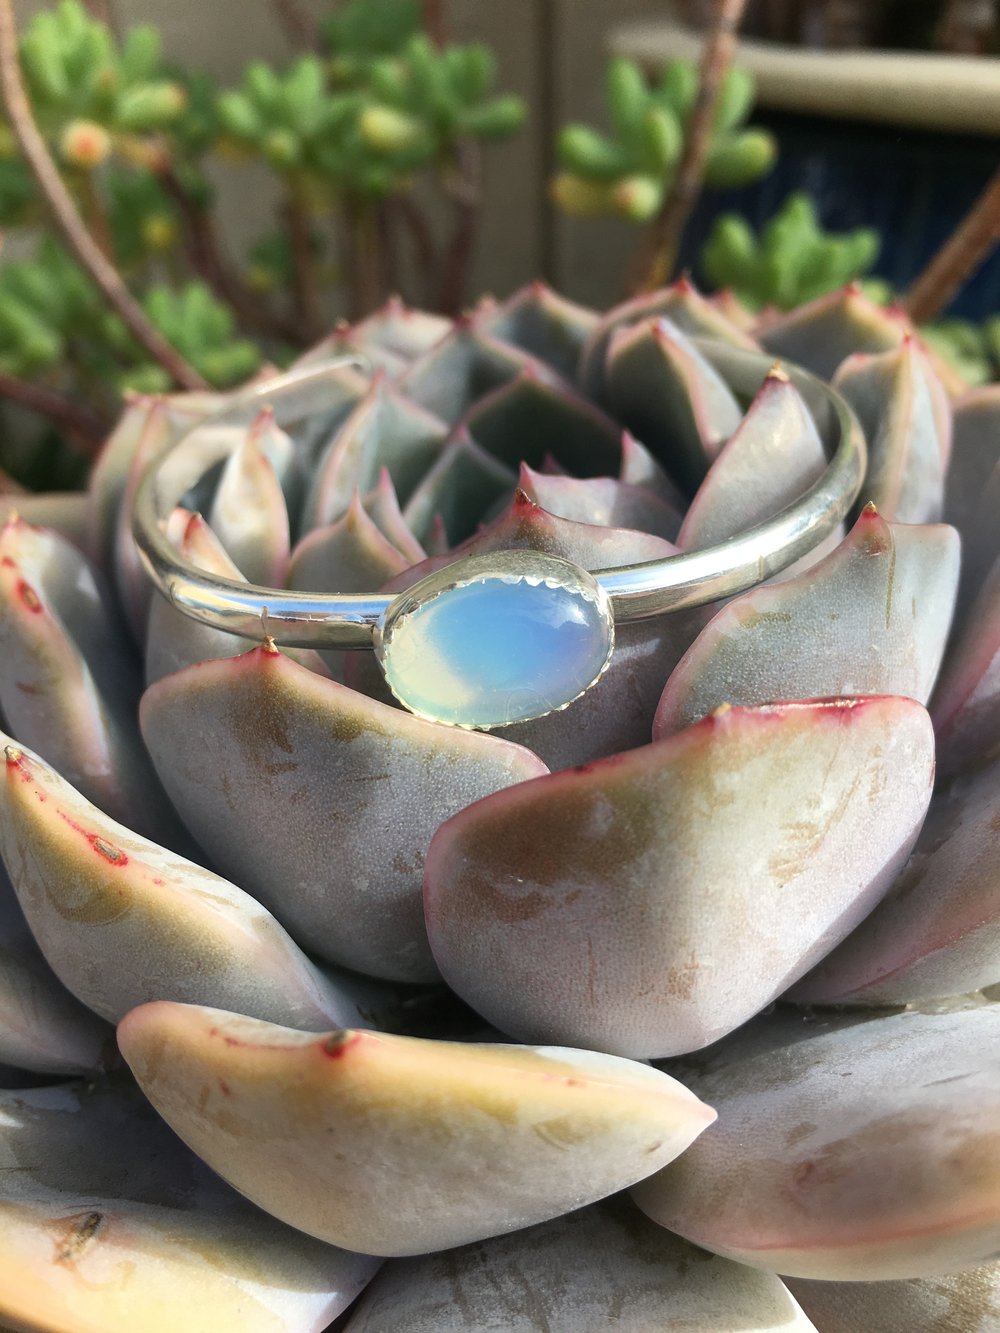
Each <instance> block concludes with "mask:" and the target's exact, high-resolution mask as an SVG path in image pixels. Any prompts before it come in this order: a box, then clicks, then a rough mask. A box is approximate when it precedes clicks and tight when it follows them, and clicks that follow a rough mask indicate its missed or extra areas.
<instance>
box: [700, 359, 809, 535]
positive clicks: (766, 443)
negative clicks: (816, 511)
mask: <svg viewBox="0 0 1000 1333" xmlns="http://www.w3.org/2000/svg"><path fill="white" fill-rule="evenodd" d="M825 469H826V455H825V453H824V452H823V443H822V441H821V440H820V438H819V434H818V433H817V431H816V426H815V424H814V422H813V419H812V417H811V416H810V415H809V409H808V408H807V407H806V405H805V403H804V402H803V401H802V397H801V395H800V394H799V392H798V390H797V389H796V388H795V386H794V385H793V384H792V383H791V381H790V380H789V379H788V377H787V375H785V373H784V372H783V371H781V370H780V369H778V368H775V369H773V370H772V371H771V373H770V374H769V375H768V376H767V378H766V379H765V380H764V383H763V384H762V385H761V386H760V388H759V389H758V391H757V394H756V396H755V397H754V400H753V402H752V403H751V404H750V406H749V408H748V409H747V413H746V416H745V417H744V418H743V420H742V422H741V423H740V425H739V426H738V427H737V429H736V431H735V432H734V434H733V435H732V436H731V438H730V439H729V440H728V441H727V443H726V444H724V445H723V447H722V449H721V450H720V452H719V456H718V457H717V458H716V460H715V462H714V463H713V464H712V466H711V467H710V468H709V470H708V475H707V476H706V477H705V480H704V481H703V482H702V484H701V486H700V487H699V489H698V493H697V495H696V496H695V497H694V499H693V500H692V501H691V504H690V507H689V508H688V511H687V513H686V514H685V516H684V524H683V526H682V527H681V529H680V535H679V536H678V537H677V545H678V546H679V547H680V548H681V550H682V551H697V550H700V549H701V548H702V547H705V546H714V545H716V544H718V543H719V542H724V541H726V540H727V539H728V538H729V537H735V536H737V535H738V534H739V533H741V532H744V531H745V530H746V529H747V528H749V527H752V526H753V525H754V524H755V523H760V522H763V520H764V519H766V518H770V517H771V515H772V514H777V513H778V512H779V511H780V510H782V509H784V508H785V506H786V505H789V504H791V503H792V501H793V500H797V499H798V497H799V496H800V495H802V494H803V492H804V491H806V490H808V488H809V487H810V486H811V485H812V484H813V482H815V481H818V480H819V478H820V477H821V476H822V475H823V472H824V471H825Z"/></svg>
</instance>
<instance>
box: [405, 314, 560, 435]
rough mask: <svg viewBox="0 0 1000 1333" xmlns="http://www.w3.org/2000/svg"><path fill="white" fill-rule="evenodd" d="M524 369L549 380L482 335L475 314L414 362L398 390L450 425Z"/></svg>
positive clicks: (522, 356)
mask: <svg viewBox="0 0 1000 1333" xmlns="http://www.w3.org/2000/svg"><path fill="white" fill-rule="evenodd" d="M527 366H534V367H535V369H536V373H537V374H539V375H540V376H541V378H543V379H547V378H549V376H550V372H549V371H548V370H547V369H546V368H545V367H544V366H543V365H542V363H541V362H540V361H535V360H534V359H533V358H532V357H530V356H529V355H528V354H527V352H522V351H520V350H519V349H518V348H516V347H513V346H511V345H510V344H509V343H504V342H501V341H500V340H499V339H497V338H492V337H489V336H488V335H486V334H484V333H482V332H481V330H480V329H479V327H478V323H477V319H476V316H474V315H472V316H466V317H465V318H463V319H460V320H458V321H457V322H456V323H455V325H454V328H453V330H452V332H451V333H449V334H448V335H447V336H446V337H444V338H442V339H441V341H440V342H438V343H436V344H435V345H434V346H433V347H432V348H431V349H430V350H429V351H428V352H425V353H424V355H423V356H421V357H418V358H417V360H416V361H414V362H413V364H412V365H411V366H410V368H409V370H408V371H407V372H406V374H405V375H403V376H402V378H401V379H400V381H399V388H400V390H401V391H402V392H403V393H404V394H405V395H406V397H407V398H409V399H411V400H412V401H413V402H415V403H417V404H418V405H419V406H420V407H423V408H426V409H427V411H429V412H432V413H433V414H434V415H435V416H437V417H440V418H441V420H443V421H446V422H447V423H448V424H449V425H454V424H455V423H456V422H457V421H459V420H460V419H461V418H462V417H463V416H465V414H466V412H468V410H469V408H470V407H472V405H473V404H474V403H475V402H476V401H477V399H479V398H482V396H483V395H484V394H487V393H489V392H490V391H491V390H492V389H496V388H499V386H500V385H501V384H506V383H507V381H508V380H510V379H513V378H514V376H515V375H517V374H519V372H520V371H522V370H524V369H525V368H526V367H527Z"/></svg>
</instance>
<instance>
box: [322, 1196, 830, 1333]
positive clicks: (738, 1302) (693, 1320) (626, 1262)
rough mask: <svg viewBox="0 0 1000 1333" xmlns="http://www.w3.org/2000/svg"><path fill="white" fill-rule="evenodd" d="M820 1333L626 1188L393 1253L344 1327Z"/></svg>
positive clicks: (432, 1331) (353, 1330)
mask: <svg viewBox="0 0 1000 1333" xmlns="http://www.w3.org/2000/svg"><path fill="white" fill-rule="evenodd" d="M604 1328H614V1329H616V1330H617V1333H651V1330H654V1329H655V1330H656V1333H809V1330H812V1331H813V1333H815V1329H814V1326H813V1325H812V1324H811V1323H810V1322H809V1320H808V1319H807V1318H806V1317H805V1315H804V1314H803V1313H802V1311H801V1310H800V1309H799V1308H798V1306H797V1305H796V1303H795V1301H794V1300H793V1298H792V1297H791V1296H790V1295H789V1293H788V1290H787V1289H786V1288H785V1286H784V1285H783V1284H782V1283H781V1282H780V1281H779V1280H778V1278H776V1277H774V1276H773V1275H772V1274H770V1273H762V1272H760V1271H759V1270H754V1269H752V1268H747V1267H746V1265H745V1264H734V1263H730V1262H729V1260H727V1259H720V1258H719V1257H718V1255H712V1254H707V1253H706V1252H705V1251H704V1250H698V1249H696V1248H695V1247H694V1246H693V1245H689V1244H688V1243H687V1242H686V1241H683V1240H681V1239H680V1238H679V1237H677V1236H671V1235H669V1234H668V1233H667V1232H665V1231H664V1230H663V1228H662V1227H658V1226H656V1225H655V1224H654V1223H652V1222H650V1221H649V1220H648V1219H647V1218H645V1217H643V1215H642V1213H640V1212H639V1211H638V1209H636V1208H635V1207H634V1206H633V1205H632V1204H630V1203H629V1202H628V1201H627V1200H625V1199H623V1198H621V1197H618V1198H615V1199H608V1200H606V1201H605V1202H604V1203H599V1204H595V1205H593V1206H592V1207H590V1208H586V1209H583V1210H581V1211H580V1212H576V1213H570V1214H569V1215H568V1216H566V1217H560V1218H557V1219H555V1220H554V1221H552V1222H543V1223H542V1224H541V1225H540V1226H536V1227H531V1228H530V1229H529V1230H527V1231H520V1232H515V1233H514V1235H511V1236H498V1237H495V1238H493V1239H492V1240H486V1241H480V1242H479V1243H478V1244H476V1245H467V1246H464V1247H463V1248H461V1249H459V1250H451V1251H449V1252H448V1253H447V1254H430V1255H421V1256H420V1257H419V1258H414V1259H396V1260H393V1261H391V1262H389V1263H387V1264H386V1265H385V1267H384V1268H383V1269H382V1271H381V1273H380V1274H379V1275H378V1277H377V1279H376V1280H375V1281H374V1282H373V1283H372V1284H371V1285H370V1286H369V1288H368V1289H367V1291H366V1292H365V1293H364V1296H363V1297H362V1298H361V1300H360V1301H359V1302H358V1304H357V1306H356V1307H355V1308H354V1310H352V1311H351V1316H350V1319H349V1320H348V1322H347V1327H346V1330H345V1333H386V1330H388V1329H392V1333H468V1331H469V1330H470V1329H475V1330H476V1333H538V1331H539V1330H540V1329H545V1330H547V1333H590V1330H597V1329H604Z"/></svg>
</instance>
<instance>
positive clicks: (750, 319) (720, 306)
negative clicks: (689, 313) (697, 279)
mask: <svg viewBox="0 0 1000 1333" xmlns="http://www.w3.org/2000/svg"><path fill="white" fill-rule="evenodd" d="M708 303H709V305H710V306H711V307H712V308H713V309H714V310H717V311H718V312H719V314H720V315H725V317H726V319H728V320H729V322H730V324H734V325H735V326H736V327H737V328H738V329H739V330H740V332H741V333H747V334H749V333H752V332H753V330H754V327H755V325H756V324H757V315H756V313H755V312H754V311H753V310H751V309H750V307H749V306H745V305H744V304H743V302H742V301H741V300H740V299H739V297H738V296H737V295H736V293H735V292H733V291H730V290H729V288H728V287H727V288H725V289H723V290H722V291H721V292H714V293H713V294H712V295H711V296H710V297H709V298H708Z"/></svg>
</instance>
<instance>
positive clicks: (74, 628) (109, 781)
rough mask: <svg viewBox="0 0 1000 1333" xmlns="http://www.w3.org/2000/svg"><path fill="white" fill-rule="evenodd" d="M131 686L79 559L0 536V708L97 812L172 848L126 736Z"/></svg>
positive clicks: (22, 537)
mask: <svg viewBox="0 0 1000 1333" xmlns="http://www.w3.org/2000/svg"><path fill="white" fill-rule="evenodd" d="M140 685H141V682H140V679H139V671H138V665H137V663H136V662H135V660H134V658H133V656H132V652H131V646H130V644H129V643H128V641H127V635H126V633H125V631H124V628H123V626H122V625H121V622H120V620H119V618H118V614H117V611H116V609H115V608H114V606H113V604H112V603H111V601H110V599H109V596H108V593H107V591H106V589H105V587H104V584H103V580H102V579H101V578H100V576H99V575H98V574H97V572H96V571H95V570H94V569H93V568H92V567H91V566H90V565H89V564H88V563H87V560H86V558H85V557H84V556H83V555H82V554H81V553H80V552H79V551H78V550H77V549H76V547H75V546H71V545H70V544H69V542H67V541H65V540H64V539H63V538H61V537H59V536H57V535H56V534H55V533H54V532H46V531H43V530H42V529H40V528H32V527H30V526H29V525H28V524H27V523H22V522H21V521H19V520H16V521H14V522H13V523H7V524H6V525H5V526H4V527H3V528H2V529H0V708H2V710H3V714H4V717H5V718H6V720H7V725H8V726H9V727H10V729H11V730H12V731H13V732H14V733H15V734H16V736H17V737H18V739H19V740H20V741H22V742H23V743H24V744H25V745H28V746H30V747H32V748H33V749H36V750H38V751H39V753H40V754H42V755H44V757H45V759H46V760H47V761H48V762H49V763H51V764H53V765H55V767H56V768H58V769H59V771H60V772H62V773H65V774H66V776H67V778H68V779H69V780H70V781H72V782H74V783H76V784H77V785H78V786H79V787H81V788H82V789H83V790H84V792H85V793H86V795H87V797H88V798H89V799H92V800H93V801H94V802H96V803H97V804H98V805H100V807H101V808H102V809H103V810H107V811H108V812H109V813H110V814H111V815H113V816H114V817H116V818H119V819H122V820H126V819H127V820H129V821H130V822H133V823H134V824H135V826H136V827H138V828H141V829H143V831H149V832H151V833H153V834H154V835H155V836H158V837H164V838H166V839H167V840H168V841H170V842H171V843H174V842H176V841H177V839H178V837H179V836H181V831H180V830H179V828H178V827H177V821H176V817H175V816H174V814H173V812H172V811H171V810H170V809H169V806H168V803H167V801H166V799H165V798H164V795H163V792H162V790H161V789H160V786H159V783H158V782H157V780H156V776H155V774H154V773H153V770H152V767H151V765H150V763H149V757H148V755H147V754H146V752H145V750H144V749H143V746H142V743H141V741H140V740H139V737H138V736H137V735H136V731H135V706H136V703H137V701H138V697H139V689H140Z"/></svg>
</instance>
